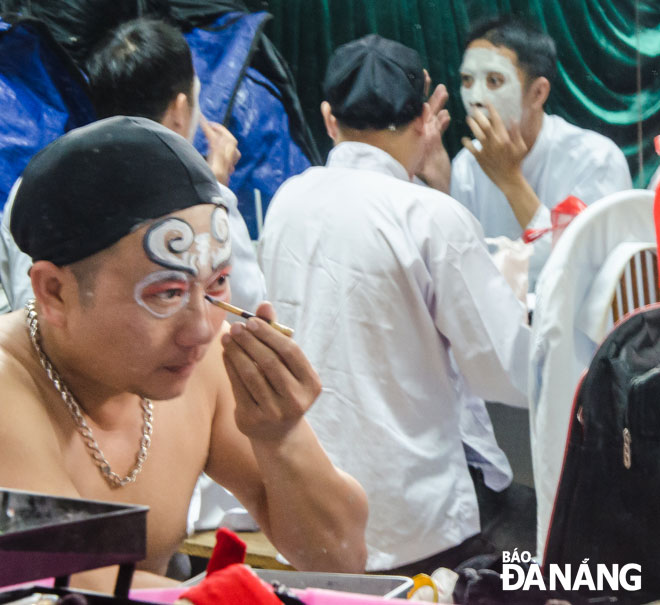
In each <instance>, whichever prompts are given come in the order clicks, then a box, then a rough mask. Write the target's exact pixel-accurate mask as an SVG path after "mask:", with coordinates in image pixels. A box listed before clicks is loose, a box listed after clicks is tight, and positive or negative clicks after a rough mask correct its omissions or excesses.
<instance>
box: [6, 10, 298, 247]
mask: <svg viewBox="0 0 660 605" xmlns="http://www.w3.org/2000/svg"><path fill="white" fill-rule="evenodd" d="M268 18H269V15H268V14H267V13H263V12H262V13H252V14H250V13H237V12H230V13H226V14H225V15H223V16H221V17H219V18H218V19H217V20H216V21H215V22H214V23H212V24H210V25H208V26H206V27H204V28H194V29H193V30H192V31H190V32H189V33H188V34H186V38H187V40H188V43H189V45H190V47H191V51H192V54H193V61H194V64H195V69H196V70H197V73H198V75H199V78H200V80H201V82H202V94H201V98H200V105H201V108H202V111H203V112H204V114H205V115H206V117H207V118H208V119H210V120H213V121H217V122H221V123H224V124H225V126H227V128H229V130H230V131H231V132H232V133H233V135H234V136H235V137H236V138H237V139H238V145H239V150H240V152H241V154H242V156H241V159H240V161H239V163H238V164H237V166H236V171H235V172H234V174H233V175H232V177H231V181H230V183H229V186H230V187H231V189H232V190H233V191H234V192H235V193H236V195H237V196H238V199H239V208H240V210H241V213H242V214H243V216H244V218H245V220H246V223H247V225H248V228H249V230H250V234H251V236H252V237H253V238H255V239H256V237H257V217H256V213H255V205H254V197H255V195H254V189H258V190H259V191H260V192H261V199H262V205H263V211H264V213H265V210H266V208H267V206H268V203H269V201H270V199H271V197H272V195H273V194H274V193H275V191H276V189H277V188H278V187H279V186H280V185H281V184H282V182H283V181H284V180H286V179H287V178H288V177H289V176H292V175H294V174H298V173H300V172H302V171H303V170H305V168H307V167H308V166H309V165H310V161H309V160H308V158H307V157H306V155H305V154H304V153H303V152H302V151H301V149H300V147H299V146H298V145H297V144H296V143H295V142H294V141H293V140H292V138H291V135H290V128H289V118H288V115H287V112H286V109H285V107H284V104H283V102H282V98H281V95H280V93H279V91H278V89H277V88H276V87H275V86H274V85H273V84H272V83H271V82H270V81H269V80H268V79H267V78H266V77H264V76H263V75H262V74H261V73H260V72H258V71H257V70H255V69H254V68H252V67H250V66H249V63H250V59H251V57H252V52H253V49H254V46H255V44H256V42H257V40H258V36H259V35H260V34H261V29H262V26H263V24H264V23H265V21H266V20H267V19H268ZM85 88H86V86H85V82H84V78H83V77H82V75H81V74H80V72H79V71H78V70H77V68H76V67H75V66H74V65H73V63H72V61H71V60H70V59H69V57H68V56H67V55H66V54H65V52H64V51H63V50H62V48H61V47H60V46H58V45H57V44H56V43H55V42H54V40H53V39H52V37H51V36H50V34H49V33H48V31H47V30H46V28H45V26H44V25H43V24H41V23H39V22H37V21H34V20H30V21H22V22H19V23H17V24H15V25H13V26H11V27H9V25H8V24H7V23H5V22H3V21H2V20H0V108H1V111H0V206H2V205H4V202H5V200H6V199H7V195H8V193H9V190H10V188H11V186H12V184H13V183H14V181H15V180H16V178H17V177H18V176H20V174H21V173H22V171H23V169H24V168H25V166H26V165H27V163H28V161H29V160H30V158H31V157H32V156H33V155H34V154H35V153H36V152H37V151H39V150H40V149H42V148H43V147H44V146H46V145H47V144H48V143H50V142H51V141H53V140H54V139H55V138H57V137H58V136H60V135H61V134H63V133H65V132H67V131H68V130H70V129H71V128H75V127H78V126H82V125H84V124H86V123H89V122H91V121H92V120H93V119H94V112H93V109H92V107H91V104H90V102H89V100H88V96H87V93H86V90H85ZM195 146H196V147H197V149H198V150H199V151H200V152H201V153H202V154H205V153H206V150H207V146H206V140H205V138H204V135H203V133H202V132H201V130H200V131H199V132H198V133H197V136H196V138H195ZM45 194H47V192H45Z"/></svg>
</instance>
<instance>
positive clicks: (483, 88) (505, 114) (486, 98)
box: [461, 48, 522, 127]
mask: <svg viewBox="0 0 660 605" xmlns="http://www.w3.org/2000/svg"><path fill="white" fill-rule="evenodd" d="M493 72H495V73H498V74H501V75H502V76H503V77H504V83H503V84H502V85H501V86H500V87H499V88H496V89H495V90H490V89H489V88H488V86H487V77H488V74H489V73H493ZM461 74H467V75H470V76H472V79H473V82H472V86H471V87H470V88H466V87H465V86H461V99H462V100H463V106H464V107H465V111H466V112H467V113H468V115H472V114H473V113H474V110H475V107H476V106H477V105H485V104H486V103H490V104H491V105H492V106H493V107H494V108H495V110H496V111H497V113H499V114H500V117H501V118H502V121H503V122H504V124H505V125H506V126H507V127H510V126H511V123H512V122H514V121H515V122H520V118H521V117H522V87H521V85H520V79H519V78H518V73H517V71H516V67H515V66H514V64H513V63H512V62H511V60H510V59H509V58H508V57H505V56H504V55H502V54H500V53H498V52H497V51H495V50H491V49H488V48H469V49H468V50H466V51H465V55H464V56H463V63H462V64H461ZM482 111H483V110H482ZM484 113H486V115H488V112H484Z"/></svg>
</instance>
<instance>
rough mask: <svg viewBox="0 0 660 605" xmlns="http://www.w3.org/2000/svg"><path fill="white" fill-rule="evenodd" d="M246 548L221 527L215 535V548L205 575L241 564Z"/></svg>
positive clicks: (237, 538) (233, 534)
mask: <svg viewBox="0 0 660 605" xmlns="http://www.w3.org/2000/svg"><path fill="white" fill-rule="evenodd" d="M246 552H247V546H246V545H245V542H243V540H241V539H240V538H239V537H238V536H237V535H236V534H235V533H234V532H233V531H231V530H229V529H227V528H226V527H221V528H219V529H218V531H217V532H216V533H215V546H214V547H213V553H212V554H211V558H210V559H209V563H208V565H207V566H206V573H207V574H210V573H211V572H214V571H217V570H218V569H223V568H225V567H227V566H229V565H232V564H233V563H243V561H245V553H246Z"/></svg>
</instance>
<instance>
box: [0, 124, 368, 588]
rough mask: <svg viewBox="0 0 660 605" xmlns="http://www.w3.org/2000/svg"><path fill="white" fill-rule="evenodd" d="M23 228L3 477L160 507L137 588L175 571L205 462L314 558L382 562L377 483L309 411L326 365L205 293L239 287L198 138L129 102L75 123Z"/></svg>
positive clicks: (15, 483)
mask: <svg viewBox="0 0 660 605" xmlns="http://www.w3.org/2000/svg"><path fill="white" fill-rule="evenodd" d="M11 229H12V234H13V236H14V238H15V240H16V242H17V243H18V245H19V246H20V247H21V249H22V250H23V251H25V252H26V253H28V254H29V255H30V256H31V257H32V258H33V261H34V264H33V266H32V269H31V272H30V277H31V280H32V287H33V290H34V293H35V298H36V303H35V306H34V310H33V311H32V312H30V313H28V316H27V324H28V325H29V326H30V327H31V329H32V330H33V331H34V339H33V340H34V342H31V339H30V335H29V329H28V327H27V326H26V313H25V312H23V311H17V312H14V313H10V314H8V315H4V316H2V317H0V363H1V364H2V368H3V369H2V372H0V391H1V392H2V393H3V397H2V402H1V403H0V406H1V408H0V409H1V414H2V418H3V422H2V425H1V428H0V440H1V441H2V443H3V447H2V450H1V452H0V485H2V486H4V487H8V488H15V489H24V490H30V491H36V492H41V493H47V494H53V495H59V496H66V497H82V498H86V499H95V500H104V501H116V502H125V503H136V504H144V505H148V506H149V507H150V511H149V514H148V517H147V557H146V559H145V560H144V561H142V562H141V563H140V564H139V565H138V571H136V574H135V576H134V579H133V586H134V587H135V586H165V585H170V584H171V583H172V582H173V581H172V580H169V579H166V578H163V577H159V576H162V574H163V573H164V572H165V569H166V566H167V563H168V560H169V559H170V557H171V555H172V554H173V552H174V551H175V550H176V547H177V545H178V544H179V543H180V541H181V540H182V538H183V537H184V535H185V526H186V512H187V510H188V504H189V500H190V496H191V493H192V490H193V487H194V486H195V482H196V480H197V477H198V476H199V473H200V472H201V471H202V470H205V471H206V472H207V473H208V474H209V475H210V476H211V477H213V478H214V479H215V480H216V481H218V482H219V483H221V484H223V485H224V486H225V487H227V488H228V489H229V490H230V491H232V492H233V493H234V494H235V495H236V496H237V497H238V498H239V499H240V500H241V502H242V503H243V504H244V505H245V506H246V508H247V509H248V510H249V511H250V513H251V514H252V515H253V516H254V518H255V519H256V520H257V521H258V523H259V525H260V526H261V528H262V529H263V531H264V532H265V533H266V534H267V535H268V536H269V538H270V539H271V540H272V541H273V543H274V544H275V546H276V547H277V548H278V549H279V550H280V551H281V552H282V553H283V554H284V556H285V557H286V558H287V559H288V560H289V561H290V562H291V563H292V564H293V565H294V566H295V567H296V568H298V569H301V570H305V569H307V570H311V569H314V570H327V571H330V570H332V571H353V572H357V571H360V570H362V569H363V568H364V564H365V557H366V552H365V544H364V527H365V523H366V516H367V504H366V498H365V495H364V492H363V490H362V489H361V487H360V486H359V485H358V484H357V482H356V481H355V480H354V479H352V478H351V477H350V476H348V475H346V474H345V473H343V472H341V471H339V470H337V469H336V468H335V467H334V466H333V465H332V464H331V463H330V461H329V459H328V458H327V456H326V454H325V452H324V451H323V449H322V448H321V446H320V445H319V443H318V441H317V439H316V437H315V435H314V433H313V432H312V430H311V428H310V427H309V425H308V424H307V421H306V420H305V419H304V418H303V415H304V413H305V411H306V410H307V409H308V408H309V407H310V406H311V404H312V403H313V402H314V400H315V399H316V397H317V395H318V394H319V392H320V383H319V379H318V377H317V375H316V373H315V372H314V370H313V369H312V367H311V366H310V364H309V363H308V361H307V360H306V358H305V357H304V355H303V354H302V352H301V350H300V349H299V348H298V346H297V345H296V344H295V343H294V341H293V340H292V339H290V338H287V337H286V336H284V335H282V334H280V333H279V332H277V331H276V330H274V329H273V328H272V327H271V326H269V325H268V324H267V323H266V322H264V321H262V320H260V319H256V318H255V319H251V320H249V321H248V322H247V323H246V324H245V325H243V324H234V325H233V326H231V328H230V327H229V325H228V324H227V323H225V322H224V317H225V313H224V311H222V310H221V309H219V308H217V307H215V306H213V305H211V304H209V302H207V301H206V300H205V296H207V297H211V298H219V299H227V298H228V297H229V293H230V287H229V271H230V267H229V262H230V243H229V239H228V225H227V217H226V211H225V209H224V207H223V206H222V197H221V195H220V190H219V189H218V187H217V184H216V179H215V177H214V176H213V174H212V172H211V170H210V169H209V167H208V166H207V164H206V163H205V162H204V160H203V158H202V157H201V156H200V155H199V154H198V153H197V152H196V151H195V150H194V148H193V147H192V146H191V145H190V144H189V143H188V142H187V141H186V140H185V139H184V138H183V137H181V136H179V135H177V134H175V133H173V132H172V131H170V130H168V129H167V128H165V127H163V126H161V125H159V124H157V123H155V122H152V121H151V120H148V119H145V118H127V117H116V118H109V119H106V120H102V121H100V122H96V123H94V124H92V125H90V126H85V127H83V128H81V129H78V130H75V131H72V132H71V133H69V134H67V135H65V136H64V137H61V138H60V139H58V140H57V141H55V142H54V143H52V144H51V145H49V146H48V147H47V148H46V149H45V150H43V151H41V152H40V153H39V154H37V155H36V156H35V158H33V160H32V161H31V162H30V164H29V165H28V167H27V169H26V171H25V173H24V176H23V184H22V185H21V187H20V189H19V192H18V194H17V197H16V201H15V204H14V210H13V214H12V222H11ZM257 314H258V315H259V316H260V317H264V318H270V319H273V318H274V312H273V310H272V307H271V306H270V305H269V304H267V303H264V304H262V305H261V306H260V307H259V309H258V310H257ZM40 357H41V363H40ZM49 364H52V367H53V368H54V374H55V375H56V376H59V377H60V381H61V382H60V384H61V386H60V387H57V385H56V381H55V380H53V379H52V378H50V377H49V376H48V374H47V372H46V371H45V369H44V367H42V366H44V365H45V366H48V365H49ZM67 400H68V401H67ZM150 400H153V403H151V401H150ZM65 401H67V403H66V404H65ZM73 409H79V410H80V418H78V419H76V415H77V414H74V413H73V411H72V410H73ZM81 419H82V420H81ZM83 421H84V423H85V425H86V426H88V427H89V429H90V431H91V438H90V439H89V440H88V442H89V443H88V444H87V445H86V443H85V440H84V439H83V437H82V434H81V433H82V428H81V424H83ZM95 458H96V459H101V460H103V462H102V463H99V462H97V461H95ZM141 458H142V459H144V462H143V463H142V462H140V461H139V460H140V459H141ZM145 458H146V459H145ZM110 471H112V473H116V476H115V475H112V474H111V473H110ZM119 483H121V485H120V484H119ZM115 577H116V567H115V568H105V569H102V570H94V571H91V572H86V573H84V574H79V575H78V576H76V577H74V583H75V584H76V585H77V586H80V587H85V588H88V589H96V590H111V589H112V587H113V585H114V580H115Z"/></svg>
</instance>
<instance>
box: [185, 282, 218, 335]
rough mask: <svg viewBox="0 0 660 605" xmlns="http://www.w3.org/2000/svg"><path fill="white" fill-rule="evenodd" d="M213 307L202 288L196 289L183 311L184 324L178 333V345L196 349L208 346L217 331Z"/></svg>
mask: <svg viewBox="0 0 660 605" xmlns="http://www.w3.org/2000/svg"><path fill="white" fill-rule="evenodd" d="M213 311H214V310H213V307H212V305H211V304H210V303H208V302H207V301H206V299H205V298H204V292H203V290H202V289H201V288H194V289H193V291H192V292H191V295H190V300H189V301H188V304H187V305H186V306H185V307H184V308H183V309H182V310H181V314H182V316H183V317H182V324H181V325H180V327H179V330H178V332H177V344H179V345H181V346H184V347H194V346H199V345H204V344H208V343H209V342H210V341H211V340H213V337H214V336H215V333H216V329H215V326H214V324H213V322H212V321H211V317H212V313H213Z"/></svg>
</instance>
